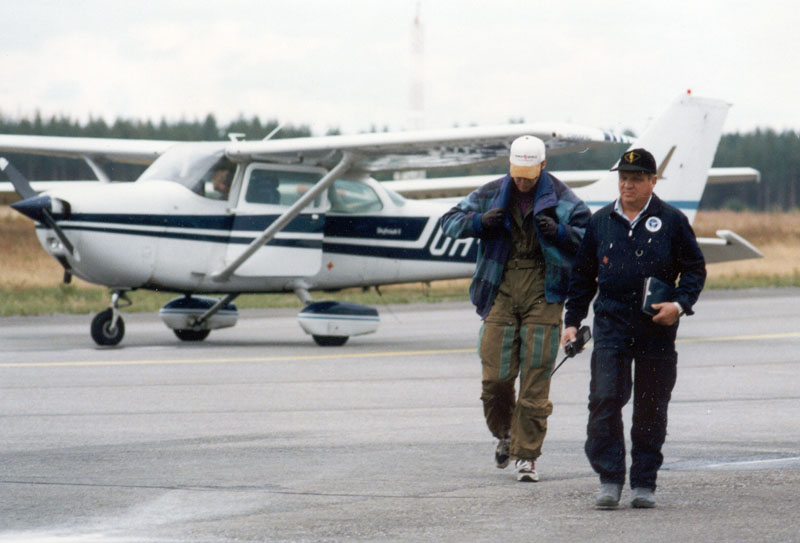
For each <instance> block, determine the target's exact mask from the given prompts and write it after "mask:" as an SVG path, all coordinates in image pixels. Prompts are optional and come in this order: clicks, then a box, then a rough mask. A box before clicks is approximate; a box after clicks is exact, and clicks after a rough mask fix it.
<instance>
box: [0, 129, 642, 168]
mask: <svg viewBox="0 0 800 543" xmlns="http://www.w3.org/2000/svg"><path fill="white" fill-rule="evenodd" d="M525 134H530V135H534V136H537V137H539V138H541V139H542V140H544V142H545V145H546V147H547V150H548V153H549V154H551V155H555V154H562V153H569V152H573V151H582V150H585V149H592V148H595V147H602V146H605V145H610V144H614V143H630V141H631V140H630V138H628V137H627V136H621V135H617V134H614V133H611V132H606V131H603V130H600V129H597V128H590V127H586V126H580V125H572V124H562V123H528V124H507V125H500V126H493V127H492V126H489V127H465V128H451V129H446V130H424V131H409V132H380V133H370V134H356V135H341V136H321V137H308V138H287V139H277V140H275V139H273V140H259V141H233V142H229V143H228V145H227V146H226V148H225V152H226V154H227V155H228V156H229V157H230V158H232V159H234V160H236V159H239V160H245V159H251V160H262V161H266V162H279V163H295V164H296V163H304V164H313V165H321V166H331V165H333V164H335V163H336V162H338V160H337V159H338V156H337V155H338V154H340V153H343V152H349V153H351V154H352V155H353V158H354V161H353V164H352V168H353V169H358V170H361V171H365V172H380V171H398V170H418V169H429V168H444V167H455V166H462V165H467V164H481V163H488V162H493V161H496V160H500V159H503V160H505V159H507V158H508V147H509V145H510V143H511V140H513V139H514V138H516V137H518V136H522V135H525ZM176 143H178V142H176V141H166V140H127V139H119V138H69V137H56V136H21V135H0V151H5V152H11V153H25V154H39V155H49V156H59V157H67V158H86V157H89V158H92V159H100V160H103V159H105V160H113V161H118V162H130V163H136V164H150V163H151V162H153V161H154V160H155V159H156V158H158V156H159V155H160V154H161V153H163V152H164V151H165V150H166V149H168V148H169V147H171V146H172V145H175V144H176Z"/></svg>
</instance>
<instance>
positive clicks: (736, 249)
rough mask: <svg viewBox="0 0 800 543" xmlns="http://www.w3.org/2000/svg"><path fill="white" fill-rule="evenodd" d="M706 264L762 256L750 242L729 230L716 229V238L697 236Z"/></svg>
mask: <svg viewBox="0 0 800 543" xmlns="http://www.w3.org/2000/svg"><path fill="white" fill-rule="evenodd" d="M697 243H698V244H699V245H700V249H701V250H702V251H703V256H704V257H705V259H706V263H707V264H713V263H716V262H731V261H734V260H747V259H749V258H764V255H763V254H762V253H761V251H759V250H758V249H756V248H755V247H754V246H753V244H752V243H750V242H749V241H747V240H746V239H744V238H743V237H742V236H740V235H739V234H737V233H735V232H732V231H730V230H717V237H716V238H697Z"/></svg>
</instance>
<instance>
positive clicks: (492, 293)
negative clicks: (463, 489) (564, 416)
mask: <svg viewBox="0 0 800 543" xmlns="http://www.w3.org/2000/svg"><path fill="white" fill-rule="evenodd" d="M509 162H510V166H509V173H508V174H507V175H505V176H504V177H501V178H500V179H497V180H495V181H492V182H490V183H487V184H486V185H484V186H482V187H480V188H478V189H477V190H475V191H473V192H472V193H471V194H470V195H469V196H467V197H466V198H464V199H463V200H462V201H461V202H460V203H459V204H458V205H457V206H455V207H454V208H452V209H451V210H450V211H448V212H447V213H445V214H444V216H443V217H442V219H441V224H442V230H443V232H444V233H445V234H446V235H447V236H450V237H453V238H466V237H476V238H479V239H480V240H481V243H480V246H479V250H478V259H477V263H476V267H475V274H474V276H473V280H472V284H471V285H470V288H469V292H470V299H471V300H472V302H473V303H474V304H475V306H476V309H477V312H478V314H479V315H480V316H481V318H482V319H483V321H484V324H483V326H482V327H481V330H480V337H479V344H478V350H479V354H480V357H481V363H482V366H483V377H482V393H481V400H482V401H483V410H484V415H485V418H486V424H487V426H488V427H489V430H490V431H491V432H492V435H494V436H495V437H496V438H497V439H498V444H497V447H496V450H495V463H496V465H497V467H498V468H505V467H506V466H507V465H508V464H509V461H510V459H511V458H514V459H516V463H515V471H516V475H517V480H518V481H524V482H536V481H538V480H539V475H538V473H537V471H536V465H535V461H536V459H537V458H538V457H539V456H540V455H541V450H542V443H543V441H544V437H545V433H546V432H547V417H548V416H549V415H550V413H551V412H552V410H553V404H552V402H551V401H550V399H549V394H550V372H551V371H552V369H553V362H554V361H555V358H556V355H557V352H558V346H559V339H560V333H561V313H562V308H563V303H564V300H565V299H566V295H567V289H568V284H569V274H570V270H571V268H572V264H573V261H574V258H575V254H576V252H577V250H578V245H579V244H580V241H581V239H582V237H583V233H584V231H585V228H586V225H587V224H588V222H589V217H590V216H591V213H590V212H589V208H587V207H586V205H585V204H584V203H583V202H582V201H581V200H580V199H579V198H578V197H577V196H575V194H574V193H573V192H572V191H571V190H570V189H569V187H567V186H566V185H565V184H564V183H562V182H561V181H559V180H558V179H556V178H555V177H553V176H552V175H550V174H548V173H547V171H546V170H545V169H544V168H545V146H544V142H542V140H540V139H538V138H536V137H534V136H522V137H519V138H517V139H516V140H514V142H513V143H512V144H511V152H510V157H509ZM517 377H519V380H520V384H519V398H517V397H516V394H515V390H514V388H515V384H516V380H517Z"/></svg>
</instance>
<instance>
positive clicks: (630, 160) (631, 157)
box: [624, 151, 642, 164]
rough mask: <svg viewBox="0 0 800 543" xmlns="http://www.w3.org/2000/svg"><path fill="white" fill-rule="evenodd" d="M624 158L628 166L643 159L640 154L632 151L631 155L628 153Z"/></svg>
mask: <svg viewBox="0 0 800 543" xmlns="http://www.w3.org/2000/svg"><path fill="white" fill-rule="evenodd" d="M624 158H625V162H627V163H628V164H633V163H634V162H637V161H638V160H639V159H640V158H642V157H641V156H640V155H639V153H634V152H633V151H631V152H630V153H627V154H626V155H625V156H624Z"/></svg>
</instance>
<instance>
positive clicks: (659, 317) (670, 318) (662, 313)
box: [652, 302, 680, 326]
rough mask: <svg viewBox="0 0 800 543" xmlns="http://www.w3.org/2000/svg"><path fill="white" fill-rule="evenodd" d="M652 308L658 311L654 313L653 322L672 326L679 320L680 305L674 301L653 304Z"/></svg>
mask: <svg viewBox="0 0 800 543" xmlns="http://www.w3.org/2000/svg"><path fill="white" fill-rule="evenodd" d="M652 308H653V309H655V310H656V311H658V313H656V314H655V315H653V322H654V323H656V324H660V325H662V326H672V325H673V324H675V323H676V322H677V321H678V317H680V312H679V311H678V306H676V305H675V304H674V303H673V302H661V303H660V304H653V305H652Z"/></svg>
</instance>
